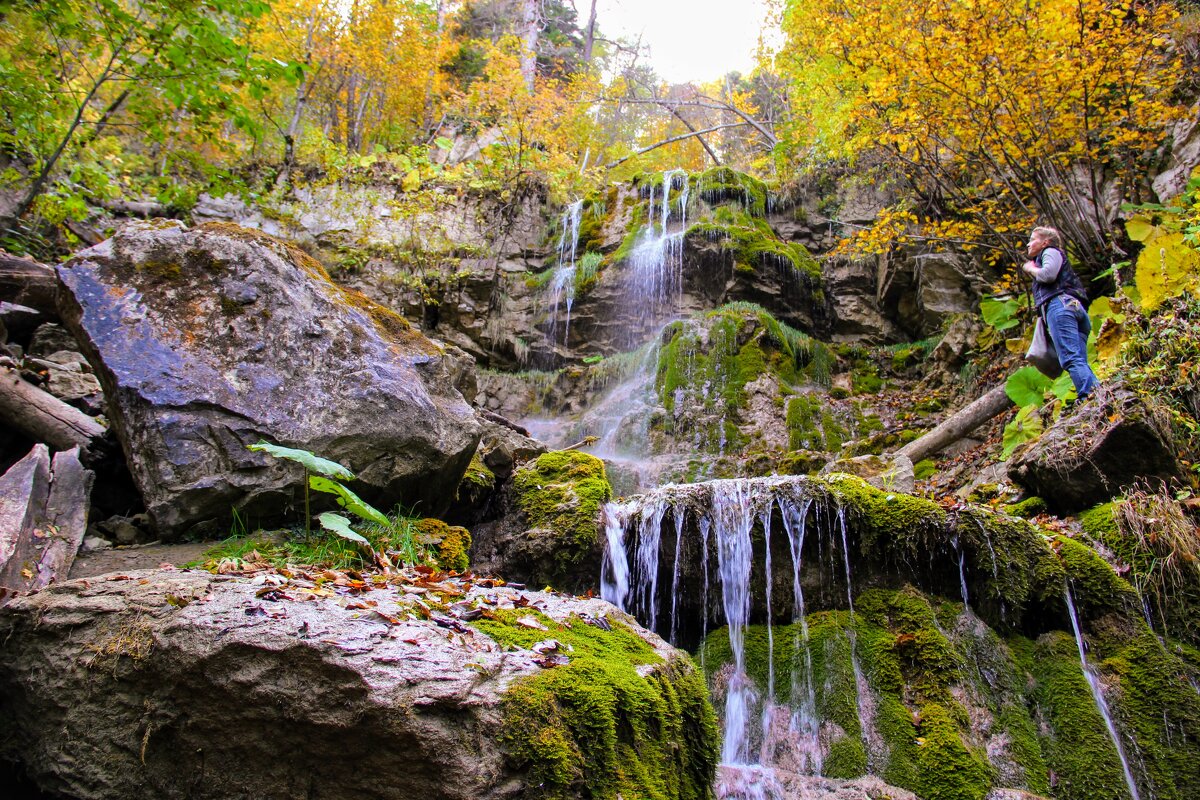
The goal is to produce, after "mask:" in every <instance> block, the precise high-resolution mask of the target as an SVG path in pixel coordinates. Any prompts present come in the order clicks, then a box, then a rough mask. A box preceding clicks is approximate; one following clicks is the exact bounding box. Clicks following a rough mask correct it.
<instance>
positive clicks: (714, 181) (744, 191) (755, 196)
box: [691, 167, 767, 217]
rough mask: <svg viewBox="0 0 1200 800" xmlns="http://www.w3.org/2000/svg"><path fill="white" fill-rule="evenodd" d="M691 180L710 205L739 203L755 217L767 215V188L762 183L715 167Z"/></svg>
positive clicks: (731, 170)
mask: <svg viewBox="0 0 1200 800" xmlns="http://www.w3.org/2000/svg"><path fill="white" fill-rule="evenodd" d="M691 180H692V182H693V184H694V186H695V191H696V193H697V194H699V196H700V198H701V199H702V200H704V201H705V202H706V203H708V204H710V205H720V204H726V203H731V202H732V203H737V204H738V205H739V206H740V207H741V208H742V209H744V210H745V211H746V212H747V213H749V214H751V215H752V216H755V217H765V216H766V214H767V187H766V184H764V183H763V182H762V181H760V180H758V179H757V178H755V177H752V176H750V175H747V174H746V173H744V172H738V171H737V170H734V169H730V168H729V167H714V168H712V169H710V170H708V171H707V172H702V173H700V174H699V175H694V176H692V177H691Z"/></svg>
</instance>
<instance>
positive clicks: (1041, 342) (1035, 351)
mask: <svg viewBox="0 0 1200 800" xmlns="http://www.w3.org/2000/svg"><path fill="white" fill-rule="evenodd" d="M1025 360H1026V361H1028V362H1029V363H1030V364H1033V365H1034V366H1035V367H1037V370H1038V372H1040V373H1042V374H1043V375H1045V376H1046V377H1047V378H1051V379H1053V378H1057V377H1058V376H1059V375H1062V372H1063V368H1062V364H1059V363H1058V351H1057V350H1055V349H1054V340H1053V339H1051V338H1050V332H1049V331H1047V330H1046V323H1045V321H1044V320H1043V319H1042V316H1041V314H1039V315H1038V319H1037V324H1035V325H1034V326H1033V341H1032V342H1030V343H1029V351H1028V352H1026V353H1025Z"/></svg>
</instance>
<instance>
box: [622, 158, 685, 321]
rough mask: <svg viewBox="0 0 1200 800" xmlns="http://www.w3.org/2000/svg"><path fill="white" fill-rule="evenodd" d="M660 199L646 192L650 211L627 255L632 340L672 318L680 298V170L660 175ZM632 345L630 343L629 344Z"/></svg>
mask: <svg viewBox="0 0 1200 800" xmlns="http://www.w3.org/2000/svg"><path fill="white" fill-rule="evenodd" d="M679 176H683V181H682V184H683V185H682V188H681V190H680V192H679V194H678V196H677V199H676V200H675V201H674V202H672V200H671V192H672V190H673V189H674V187H675V180H676V178H678V177H679ZM662 186H663V196H662V200H661V203H658V204H657V212H658V213H657V217H656V214H655V212H656V202H655V192H654V187H651V189H650V211H649V216H648V219H647V220H646V227H645V228H644V229H643V230H642V232H641V235H640V237H639V238H638V241H637V243H636V244H635V245H634V248H633V251H632V252H631V253H630V254H629V270H628V273H627V278H626V285H625V291H626V296H627V297H628V299H629V300H630V301H631V303H632V304H633V305H632V308H636V309H638V322H639V323H640V324H639V325H637V326H634V327H633V328H632V329H631V330H630V331H629V334H630V336H633V337H636V336H638V335H640V334H642V333H644V330H645V328H646V327H647V326H649V325H654V324H656V323H659V322H662V321H663V320H664V319H665V318H666V317H667V316H670V315H673V314H674V313H675V311H676V308H677V306H678V303H679V298H680V296H681V295H682V294H683V238H684V235H685V234H686V232H687V204H688V180H687V173H685V172H684V171H683V170H681V169H673V170H668V171H667V172H664V173H663V179H662ZM673 209H675V210H677V211H678V215H679V225H678V227H677V228H676V230H675V232H674V233H672V232H671V221H672V218H671V217H672V214H671V212H672V210H673ZM631 343H632V341H631Z"/></svg>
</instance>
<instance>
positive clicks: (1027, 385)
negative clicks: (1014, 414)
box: [1004, 367, 1050, 408]
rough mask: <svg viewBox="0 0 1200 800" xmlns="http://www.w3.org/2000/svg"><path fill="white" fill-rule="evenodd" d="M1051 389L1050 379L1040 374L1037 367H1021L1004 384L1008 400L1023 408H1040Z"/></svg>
mask: <svg viewBox="0 0 1200 800" xmlns="http://www.w3.org/2000/svg"><path fill="white" fill-rule="evenodd" d="M1049 388H1050V379H1049V378H1047V377H1046V376H1045V375H1043V374H1042V373H1041V372H1039V371H1038V369H1037V367H1021V368H1020V369H1019V370H1017V371H1016V372H1014V373H1013V374H1012V375H1009V376H1008V380H1007V381H1005V383H1004V393H1005V394H1006V395H1008V399H1009V400H1012V401H1013V402H1014V403H1016V404H1017V405H1018V406H1022V407H1025V406H1033V407H1034V408H1037V407H1038V406H1040V405H1041V404H1042V401H1043V400H1045V398H1046V390H1047V389H1049Z"/></svg>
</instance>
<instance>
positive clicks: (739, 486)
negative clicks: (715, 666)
mask: <svg viewBox="0 0 1200 800" xmlns="http://www.w3.org/2000/svg"><path fill="white" fill-rule="evenodd" d="M712 512H713V517H714V519H715V522H716V527H717V573H718V575H719V576H720V578H721V599H722V603H723V606H724V610H725V623H726V625H727V626H728V631H729V647H730V649H731V650H732V651H733V676H732V677H731V678H730V679H729V691H728V692H727V693H726V695H725V740H724V742H723V743H722V746H721V760H722V761H723V762H724V763H726V764H745V763H748V762H747V759H748V757H749V736H748V735H747V734H748V731H747V727H748V726H747V723H748V722H749V708H750V705H751V703H752V702H753V699H754V690H753V684H752V683H751V681H750V678H749V676H748V675H746V647H745V632H746V626H747V625H748V624H749V623H750V566H751V560H752V556H753V554H752V552H751V545H750V530H751V528H752V527H753V525H754V517H753V515H752V514H751V513H749V512H750V497H749V493H748V487H747V486H746V483H745V482H744V481H736V480H734V481H717V482H715V483H714V484H713V497H712Z"/></svg>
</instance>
